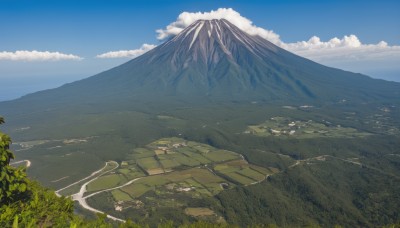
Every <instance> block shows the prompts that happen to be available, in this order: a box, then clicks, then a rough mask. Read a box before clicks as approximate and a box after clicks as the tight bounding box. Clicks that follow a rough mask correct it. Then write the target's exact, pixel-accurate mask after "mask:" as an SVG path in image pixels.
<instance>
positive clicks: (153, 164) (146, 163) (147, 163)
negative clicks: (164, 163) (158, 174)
mask: <svg viewBox="0 0 400 228" xmlns="http://www.w3.org/2000/svg"><path fill="white" fill-rule="evenodd" d="M137 164H138V165H139V166H140V167H141V168H142V169H145V170H149V169H156V168H160V164H159V163H158V161H157V160H156V159H155V158H154V157H153V156H151V157H145V158H140V159H138V160H137Z"/></svg>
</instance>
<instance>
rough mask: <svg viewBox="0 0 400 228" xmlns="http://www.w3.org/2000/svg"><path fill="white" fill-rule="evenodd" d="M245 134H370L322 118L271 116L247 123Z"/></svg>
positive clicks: (345, 135)
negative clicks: (264, 119) (318, 119)
mask: <svg viewBox="0 0 400 228" xmlns="http://www.w3.org/2000/svg"><path fill="white" fill-rule="evenodd" d="M244 133H245V134H253V135H257V136H263V137H265V136H281V137H282V136H286V137H292V138H299V139H308V138H318V137H329V138H357V137H366V136H370V135H372V134H370V133H367V132H361V131H358V130H357V129H355V128H351V127H343V126H341V125H334V124H332V123H331V122H329V121H325V120H322V122H316V121H313V120H294V119H291V118H288V117H280V116H278V117H271V118H270V119H269V120H267V121H265V122H264V123H261V124H258V125H249V126H248V128H247V129H246V131H245V132H244Z"/></svg>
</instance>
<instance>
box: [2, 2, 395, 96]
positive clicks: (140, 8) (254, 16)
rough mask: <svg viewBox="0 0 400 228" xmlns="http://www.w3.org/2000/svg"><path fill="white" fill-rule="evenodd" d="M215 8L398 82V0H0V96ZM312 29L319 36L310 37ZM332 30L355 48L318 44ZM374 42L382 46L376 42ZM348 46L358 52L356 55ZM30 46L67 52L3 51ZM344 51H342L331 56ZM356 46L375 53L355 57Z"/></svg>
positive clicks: (60, 77)
mask: <svg viewBox="0 0 400 228" xmlns="http://www.w3.org/2000/svg"><path fill="white" fill-rule="evenodd" d="M219 8H232V9H233V10H234V11H235V12H238V13H240V15H241V16H242V17H244V18H247V19H249V20H251V21H252V22H253V23H252V25H253V26H257V27H259V28H263V29H265V30H267V31H271V30H272V31H273V33H274V34H277V35H279V39H280V41H279V42H281V43H282V47H284V48H287V49H288V50H290V51H293V52H295V53H296V54H299V55H303V56H305V57H308V58H311V59H313V60H315V61H317V62H321V63H323V64H326V65H329V66H334V67H339V68H344V69H346V70H351V71H355V72H361V73H364V74H368V75H371V76H373V77H377V78H384V79H388V80H395V81H400V66H397V65H400V64H398V60H400V54H399V53H400V51H399V50H400V47H399V46H400V1H389V0H388V1H384V0H381V1H368V0H364V1H360V0H352V1H324V0H319V1H316V0H309V1H305V0H304V1H295V0H275V1H268V0H263V1H250V0H247V1H246V0H218V1H216V0H190V1H188V0H186V1H176V0H175V1H172V0H159V1H150V0H147V1H144V0H143V1H142V0H138V1H132V0H131V1H128V0H108V1H106V0H95V1H94V0H93V1H92V0H80V1H78V0H65V1H64V0H57V1H54V0H47V1H44V0H0V80H1V81H2V83H0V100H7V99H13V98H16V97H19V96H21V95H23V94H26V93H29V92H34V91H37V90H42V89H46V88H53V87H57V86H60V85H62V84H63V83H66V82H71V81H74V80H78V79H81V78H84V77H88V76H91V75H94V74H96V73H98V72H101V71H103V70H106V69H109V68H111V67H114V66H117V65H118V64H120V63H123V62H126V61H128V60H129V57H128V58H96V56H97V55H100V54H103V53H106V52H110V51H119V50H134V49H138V48H140V47H141V46H142V44H144V43H147V44H153V45H159V44H160V43H161V42H162V41H160V40H158V39H157V38H156V37H157V33H156V30H157V29H164V30H165V31H166V26H167V25H169V24H171V23H173V22H174V21H177V18H178V16H179V15H180V14H181V13H182V12H199V11H201V12H210V11H211V10H218V9H219ZM172 35H173V34H172ZM350 35H354V36H353V37H350ZM313 36H316V37H318V38H319V39H313V40H310V38H311V37H313ZM345 36H346V37H347V38H345ZM334 37H337V38H338V39H339V40H340V41H341V42H342V43H343V45H346V42H347V40H351V43H350V45H352V44H354V40H355V43H356V46H357V47H358V48H359V50H356V49H354V48H352V47H349V48H347V47H346V48H342V49H338V50H339V51H336V50H333V49H334V48H331V49H332V50H328V52H326V51H325V49H324V47H328V46H332V42H329V41H330V40H331V39H332V38H334ZM354 37H356V38H354ZM348 38H349V39H348ZM350 38H351V39H350ZM301 41H305V42H306V43H305V44H301V43H299V42H301ZM380 41H385V42H386V46H385V45H378V44H379V42H380ZM347 43H349V42H347ZM381 44H382V43H381ZM340 45H342V44H340ZM367 45H375V46H367ZM397 47H399V48H397ZM316 48H317V49H318V51H317V52H316V51H315V49H316ZM308 49H312V50H313V51H312V52H311V51H310V50H308ZM353 49H354V50H355V51H358V52H357V53H358V54H357V53H356V54H355V55H356V57H354V55H352V53H351V51H352V50H353ZM378 49H379V52H376V50H378ZM33 50H36V51H39V52H46V51H47V52H50V53H54V52H59V54H62V55H64V54H65V55H71V56H72V57H71V56H69V57H66V56H61V57H60V58H61V59H57V60H55V59H52V58H56V57H57V56H59V55H55V54H51V56H50V57H49V59H45V60H43V59H42V60H39V61H36V60H32V59H13V60H12V59H11V57H9V56H11V55H15V53H16V52H17V51H28V52H31V51H33ZM343 50H346V51H345V52H346V55H347V57H348V58H339V57H338V56H336V57H335V58H333V57H332V55H338V54H337V53H342V52H343ZM389 52H390V53H389ZM362 53H365V54H363V55H364V56H375V57H373V58H372V57H371V58H367V59H366V58H361V57H362ZM2 54H3V58H2ZM27 54H28V55H29V54H30V53H27ZM21 55H26V53H22V54H21ZM360 56H361V57H360ZM382 56H383V57H382ZM131 57H132V56H131ZM33 58H34V57H33ZM74 58H75V59H74ZM352 58H353V60H354V58H357V60H354V61H353V60H352Z"/></svg>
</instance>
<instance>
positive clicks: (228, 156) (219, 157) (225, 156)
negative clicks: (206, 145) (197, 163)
mask: <svg viewBox="0 0 400 228" xmlns="http://www.w3.org/2000/svg"><path fill="white" fill-rule="evenodd" d="M204 156H205V157H206V158H208V159H210V160H212V161H214V162H221V161H229V160H233V159H238V158H239V157H240V156H239V154H237V153H233V152H231V151H227V150H217V151H213V152H210V153H205V154H204Z"/></svg>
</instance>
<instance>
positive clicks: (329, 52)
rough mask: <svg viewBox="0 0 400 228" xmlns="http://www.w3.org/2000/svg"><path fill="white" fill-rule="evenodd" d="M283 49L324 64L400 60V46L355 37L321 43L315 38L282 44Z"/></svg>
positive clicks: (333, 39)
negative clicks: (368, 42)
mask: <svg viewBox="0 0 400 228" xmlns="http://www.w3.org/2000/svg"><path fill="white" fill-rule="evenodd" d="M280 46H281V47H282V48H285V49H287V50H289V51H291V52H294V53H296V54H298V55H300V56H303V57H306V58H309V59H312V60H314V61H322V62H328V63H329V62H346V61H366V60H385V59H387V60H393V58H397V59H398V60H400V46H390V45H388V44H387V43H386V42H384V41H381V42H379V43H377V44H363V43H361V41H360V40H359V39H358V37H357V36H355V35H350V36H344V37H343V38H342V39H339V38H337V37H335V38H332V39H330V40H329V41H321V40H320V38H319V37H317V36H313V37H311V38H310V39H309V40H308V41H299V42H296V43H283V42H282V43H281V45H280Z"/></svg>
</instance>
